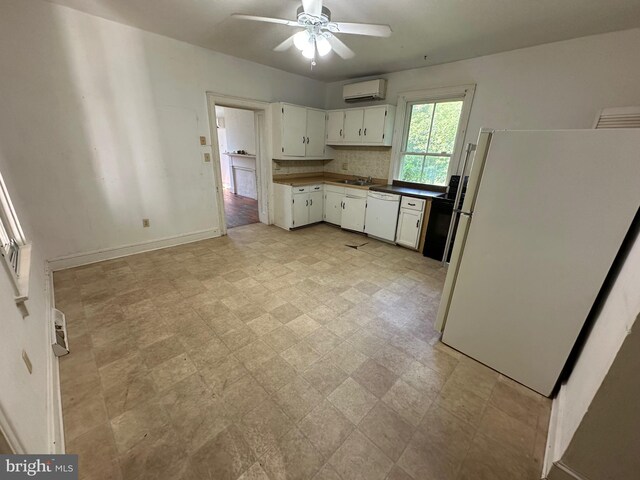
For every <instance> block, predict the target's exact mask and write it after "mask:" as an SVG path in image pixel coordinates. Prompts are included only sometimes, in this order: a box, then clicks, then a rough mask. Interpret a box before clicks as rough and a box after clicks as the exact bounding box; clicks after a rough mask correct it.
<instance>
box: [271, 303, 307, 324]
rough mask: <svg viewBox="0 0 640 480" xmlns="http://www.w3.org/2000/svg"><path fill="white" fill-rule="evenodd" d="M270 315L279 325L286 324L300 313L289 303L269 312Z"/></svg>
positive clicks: (300, 313)
mask: <svg viewBox="0 0 640 480" xmlns="http://www.w3.org/2000/svg"><path fill="white" fill-rule="evenodd" d="M269 313H271V315H273V316H274V317H275V318H276V319H277V320H278V321H280V322H281V323H287V322H290V321H291V320H293V319H294V318H297V317H299V316H300V315H302V311H301V310H300V309H298V308H296V307H294V306H293V305H291V304H290V303H285V304H284V305H280V306H279V307H276V308H274V309H273V310H271V312H269Z"/></svg>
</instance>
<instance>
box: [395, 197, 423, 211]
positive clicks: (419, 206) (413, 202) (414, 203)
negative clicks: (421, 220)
mask: <svg viewBox="0 0 640 480" xmlns="http://www.w3.org/2000/svg"><path fill="white" fill-rule="evenodd" d="M425 202H426V200H423V199H421V198H413V197H402V204H401V205H400V208H408V209H409V210H417V211H419V212H421V211H423V210H424V204H425Z"/></svg>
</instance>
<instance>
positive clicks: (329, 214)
mask: <svg viewBox="0 0 640 480" xmlns="http://www.w3.org/2000/svg"><path fill="white" fill-rule="evenodd" d="M343 201H344V195H343V194H341V193H335V192H327V194H326V195H325V198H324V219H325V221H327V222H329V223H333V224H334V225H340V222H341V221H342V202H343Z"/></svg>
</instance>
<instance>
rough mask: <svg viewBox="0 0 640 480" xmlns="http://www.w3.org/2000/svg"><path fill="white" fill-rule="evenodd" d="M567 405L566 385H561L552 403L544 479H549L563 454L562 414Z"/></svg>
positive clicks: (543, 467)
mask: <svg viewBox="0 0 640 480" xmlns="http://www.w3.org/2000/svg"><path fill="white" fill-rule="evenodd" d="M564 404H565V385H564V384H562V385H560V388H559V389H558V394H557V395H556V397H555V398H554V399H553V402H552V403H551V416H550V418H549V428H548V432H549V433H548V435H547V446H546V448H545V455H544V461H543V463H542V474H543V478H547V476H548V475H549V473H550V472H551V469H552V468H553V466H554V463H555V462H557V461H558V460H560V457H561V455H562V452H560V451H559V449H560V434H561V433H562V414H563V411H564Z"/></svg>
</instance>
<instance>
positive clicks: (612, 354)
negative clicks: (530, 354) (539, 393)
mask: <svg viewBox="0 0 640 480" xmlns="http://www.w3.org/2000/svg"><path fill="white" fill-rule="evenodd" d="M638 285H640V237H639V238H636V239H635V242H634V244H633V246H632V247H631V249H630V251H629V253H628V255H627V257H626V259H625V262H624V265H623V266H622V268H621V270H620V272H619V273H618V276H617V278H616V280H615V282H614V283H613V285H612V287H611V290H610V291H609V292H608V295H607V297H606V300H605V301H604V304H603V306H602V309H601V310H600V312H599V313H598V315H597V317H596V319H595V322H594V324H593V327H592V329H591V331H590V333H589V336H588V337H587V340H586V342H585V345H584V347H583V349H582V351H581V352H580V355H579V357H578V359H577V362H576V364H575V367H574V368H573V371H572V372H571V375H570V377H569V378H568V380H567V382H566V383H565V384H564V385H562V388H561V392H560V394H559V396H558V399H557V400H556V401H555V403H554V410H556V411H555V412H554V414H557V415H558V417H557V423H556V425H554V427H555V428H554V430H553V431H551V432H550V435H555V438H553V442H552V445H553V451H552V452H551V455H552V457H551V458H550V460H552V461H557V460H560V459H561V458H562V457H563V455H564V454H565V452H566V451H567V448H568V447H569V445H570V444H571V441H572V439H573V438H574V436H575V434H576V431H577V430H578V428H579V426H580V424H581V422H582V421H583V419H584V417H585V414H586V413H587V412H588V410H589V407H590V405H591V403H592V401H593V399H594V397H595V396H596V393H597V391H598V389H599V388H600V387H601V385H602V383H603V381H604V379H605V377H606V376H607V374H608V373H609V370H610V368H611V365H612V364H613V362H614V360H615V358H616V355H617V354H618V351H619V350H620V346H621V345H622V344H623V342H624V341H625V339H626V338H627V336H628V335H629V333H630V332H631V329H632V326H633V325H634V323H635V322H636V318H637V317H638V315H639V314H640V289H638ZM636 328H637V327H636ZM636 374H637V372H636ZM634 382H636V379H630V383H632V384H633V383H634ZM630 401H633V402H637V399H635V398H634V399H630ZM611 408H612V409H615V408H616V406H615V405H611ZM629 448H631V449H632V450H630V451H628V452H626V453H625V451H619V459H622V458H624V457H625V455H626V454H629V455H631V454H633V455H635V453H632V452H636V451H637V448H638V445H637V444H635V445H629ZM601 461H603V462H604V461H605V459H601ZM569 466H570V467H571V465H569ZM584 473H585V474H588V473H589V472H584ZM593 478H598V477H593Z"/></svg>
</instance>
